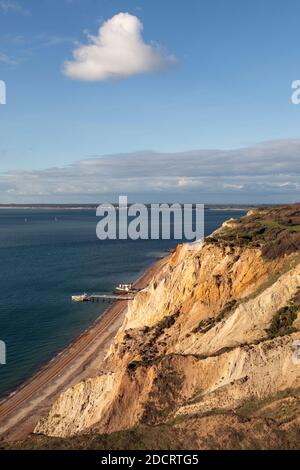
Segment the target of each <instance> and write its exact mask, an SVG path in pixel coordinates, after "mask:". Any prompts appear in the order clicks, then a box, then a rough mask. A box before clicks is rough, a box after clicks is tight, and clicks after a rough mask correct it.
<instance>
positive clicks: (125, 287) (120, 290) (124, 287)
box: [114, 284, 135, 294]
mask: <svg viewBox="0 0 300 470" xmlns="http://www.w3.org/2000/svg"><path fill="white" fill-rule="evenodd" d="M114 292H115V294H128V293H131V292H135V289H134V288H133V285H132V284H119V285H118V286H117V287H115V290H114Z"/></svg>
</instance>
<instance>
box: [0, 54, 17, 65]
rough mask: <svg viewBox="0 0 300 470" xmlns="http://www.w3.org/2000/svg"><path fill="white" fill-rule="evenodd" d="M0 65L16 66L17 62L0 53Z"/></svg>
mask: <svg viewBox="0 0 300 470" xmlns="http://www.w3.org/2000/svg"><path fill="white" fill-rule="evenodd" d="M0 63H1V64H6V65H16V64H17V63H18V60H17V59H14V58H13V57H10V56H8V55H7V54H4V53H3V52H0Z"/></svg>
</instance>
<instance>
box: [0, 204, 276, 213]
mask: <svg viewBox="0 0 300 470" xmlns="http://www.w3.org/2000/svg"><path fill="white" fill-rule="evenodd" d="M99 204H100V203H98V204H0V209H48V210H52V209H55V210H96V209H97V207H98V206H99ZM130 204H131V203H129V205H130ZM169 204H172V203H169ZM182 204H183V203H182ZM193 204H194V203H193ZM145 205H146V206H150V205H151V204H148V203H146V204H145ZM278 205H279V204H278ZM113 206H115V207H117V206H118V205H117V204H113ZM272 206H274V204H272ZM255 207H271V204H238V205H237V204H205V208H206V209H209V210H213V211H217V210H224V211H228V210H231V211H235V210H236V211H241V210H242V211H243V210H250V209H253V208H255Z"/></svg>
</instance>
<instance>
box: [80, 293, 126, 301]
mask: <svg viewBox="0 0 300 470" xmlns="http://www.w3.org/2000/svg"><path fill="white" fill-rule="evenodd" d="M133 299H134V296H133V295H132V294H91V295H89V294H82V295H73V296H72V300H73V302H114V301H116V300H133Z"/></svg>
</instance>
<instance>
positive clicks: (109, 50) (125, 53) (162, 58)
mask: <svg viewBox="0 0 300 470" xmlns="http://www.w3.org/2000/svg"><path fill="white" fill-rule="evenodd" d="M142 30H143V24H142V23H141V21H140V20H139V19H138V18H137V17H136V16H134V15H130V14H129V13H119V14H118V15H115V16H114V17H112V18H111V19H109V20H107V21H106V22H105V23H103V25H102V26H100V28H99V31H98V34H97V36H91V35H88V44H87V45H81V46H80V47H77V48H76V49H75V50H74V51H73V60H70V61H66V62H65V64H64V74H65V75H66V76H68V77H70V78H73V79H77V80H87V81H95V80H107V79H115V78H126V77H129V76H131V75H135V74H139V73H146V72H153V71H156V70H160V69H162V68H164V67H166V66H167V65H169V64H170V63H172V62H174V61H175V59H174V57H168V56H166V55H165V54H164V53H163V52H162V50H161V49H160V48H159V47H158V46H155V45H154V44H146V43H145V42H144V40H143V38H142V35H141V33H142Z"/></svg>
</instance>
